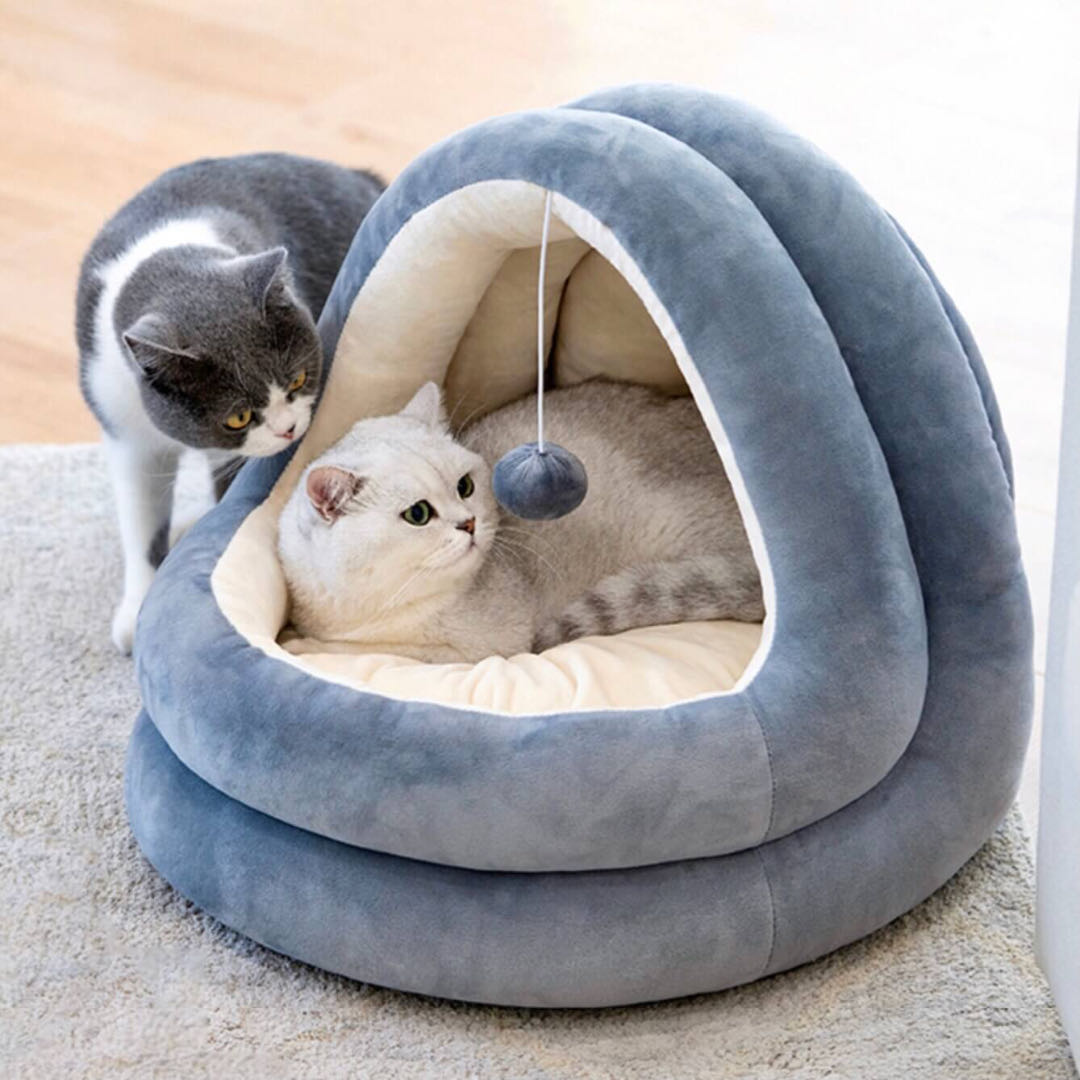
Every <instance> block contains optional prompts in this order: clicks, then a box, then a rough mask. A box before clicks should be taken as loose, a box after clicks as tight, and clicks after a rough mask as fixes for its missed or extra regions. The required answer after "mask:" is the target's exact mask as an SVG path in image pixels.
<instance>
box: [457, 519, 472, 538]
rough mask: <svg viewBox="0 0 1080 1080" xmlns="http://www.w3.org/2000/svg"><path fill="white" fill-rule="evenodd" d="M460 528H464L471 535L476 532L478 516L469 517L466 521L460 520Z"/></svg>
mask: <svg viewBox="0 0 1080 1080" xmlns="http://www.w3.org/2000/svg"><path fill="white" fill-rule="evenodd" d="M458 528H459V529H464V530H465V531H466V532H467V533H468V534H469V535H470V536H472V535H473V533H475V532H476V518H474V517H471V518H467V519H466V520H465V521H459V522H458Z"/></svg>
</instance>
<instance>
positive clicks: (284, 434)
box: [278, 424, 296, 439]
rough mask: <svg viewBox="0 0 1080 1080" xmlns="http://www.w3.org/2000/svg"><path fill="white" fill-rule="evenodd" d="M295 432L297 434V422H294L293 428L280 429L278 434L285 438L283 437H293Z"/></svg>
mask: <svg viewBox="0 0 1080 1080" xmlns="http://www.w3.org/2000/svg"><path fill="white" fill-rule="evenodd" d="M295 434H296V425H295V424H293V426H292V427H291V428H289V430H288V431H279V432H278V435H280V436H281V438H283V439H291V438H292V437H293V436H294V435H295Z"/></svg>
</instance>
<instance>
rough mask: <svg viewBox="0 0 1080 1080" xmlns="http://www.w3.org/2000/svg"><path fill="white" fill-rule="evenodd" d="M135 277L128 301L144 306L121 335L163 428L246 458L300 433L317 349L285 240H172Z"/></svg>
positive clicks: (316, 370) (310, 399)
mask: <svg viewBox="0 0 1080 1080" xmlns="http://www.w3.org/2000/svg"><path fill="white" fill-rule="evenodd" d="M138 277H139V279H140V280H139V281H138V282H134V281H133V282H132V284H133V285H134V286H135V288H134V289H131V290H130V300H131V303H132V304H133V305H137V310H138V311H139V312H141V313H140V314H139V315H138V317H137V318H135V319H134V321H133V322H131V323H130V325H129V326H128V327H127V329H126V330H125V331H124V332H123V334H122V337H123V341H124V345H125V346H126V348H127V352H128V356H129V358H130V360H131V362H132V364H133V365H134V368H135V371H136V372H137V374H138V375H139V376H140V392H141V394H142V400H143V405H144V407H145V408H146V411H147V413H148V414H149V415H150V418H151V419H152V420H153V422H154V423H155V424H156V425H157V427H158V428H159V429H160V430H161V431H163V432H165V434H167V435H169V436H171V437H172V438H174V439H177V440H178V441H180V442H182V443H184V444H186V445H187V446H195V447H199V448H211V447H216V448H221V449H225V450H231V451H234V452H236V453H237V454H243V455H249V456H264V455H267V454H275V453H277V452H278V451H279V450H284V449H285V448H286V447H287V446H289V445H290V443H292V442H293V441H294V440H295V439H298V438H300V436H301V435H303V434H304V432H305V431H306V430H307V428H308V424H309V423H310V421H311V411H312V407H313V405H314V401H315V393H316V391H317V389H318V386H319V375H320V373H321V369H322V354H321V350H320V347H319V339H318V336H317V334H316V332H315V324H314V322H313V321H312V318H311V315H310V313H309V312H308V311H307V309H306V308H305V307H304V305H303V304H301V303H300V302H299V301H298V300H297V299H296V297H295V296H294V295H293V292H292V290H291V288H290V285H289V274H288V269H287V266H286V252H285V249H284V248H274V249H272V250H270V251H264V252H261V253H260V254H258V255H247V256H239V257H235V258H224V257H221V256H220V255H217V254H215V255H210V254H207V253H198V254H193V253H192V249H190V248H188V249H186V250H185V249H175V248H174V249H171V250H167V251H163V252H161V253H159V254H158V255H156V256H154V257H153V258H151V259H148V260H146V262H145V263H144V264H143V265H142V266H141V267H140V268H139V271H138ZM122 314H123V313H122V312H120V311H118V315H121V316H122ZM121 325H123V323H121Z"/></svg>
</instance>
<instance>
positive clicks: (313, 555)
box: [278, 381, 764, 661]
mask: <svg viewBox="0 0 1080 1080" xmlns="http://www.w3.org/2000/svg"><path fill="white" fill-rule="evenodd" d="M544 413H545V427H546V431H547V435H548V437H549V438H550V440H551V441H553V442H557V443H562V444H564V445H566V446H571V447H573V448H574V452H575V453H577V454H579V455H580V457H581V459H582V460H583V461H584V463H585V465H586V467H587V469H588V471H589V491H588V495H587V497H586V499H585V501H584V502H583V503H582V505H581V506H580V507H579V508H578V509H577V510H575V511H574V512H573V513H571V514H569V515H568V516H566V517H564V518H559V519H557V520H554V521H522V520H518V519H515V518H512V517H510V516H509V515H508V514H506V513H505V512H504V511H502V510H500V508H499V507H498V505H497V504H496V502H495V499H494V497H493V495H492V493H491V479H490V476H491V474H490V464H491V463H492V462H494V461H496V460H497V459H498V458H499V457H501V456H502V454H504V453H505V452H506V451H507V450H509V449H510V448H511V447H513V446H516V445H518V444H519V443H522V442H525V441H527V440H528V439H529V438H531V437H533V435H534V431H535V424H536V398H535V396H530V397H528V398H524V399H522V400H520V401H517V402H514V403H513V404H510V405H507V406H505V407H504V408H502V409H498V410H497V411H495V412H493V413H491V414H489V415H488V416H486V417H484V418H482V419H481V420H479V421H477V422H476V423H475V424H473V425H471V426H470V427H469V428H467V429H466V430H465V432H464V433H463V434H462V436H461V440H460V441H456V440H455V439H454V438H453V436H452V435H451V434H450V433H449V431H448V429H447V426H446V423H445V421H444V419H443V415H442V406H441V400H440V394H439V389H438V387H437V386H436V385H435V384H434V383H428V384H426V385H425V386H424V387H422V388H421V389H420V390H419V391H418V393H417V394H416V395H415V397H414V398H413V399H412V401H411V402H410V403H409V404H408V405H407V406H406V407H405V409H404V410H403V411H402V412H401V413H398V414H397V415H394V416H387V417H378V418H375V419H370V420H361V421H360V422H359V423H357V424H356V425H355V426H354V427H353V429H352V430H351V431H350V432H349V434H348V435H346V436H345V438H343V439H342V440H341V441H340V442H339V443H337V445H336V446H334V447H332V448H331V449H330V450H328V451H327V452H326V453H325V454H324V455H323V456H322V457H320V458H319V459H318V460H317V461H315V462H313V463H312V464H311V465H310V466H308V468H307V470H306V471H305V473H304V475H303V477H302V478H301V482H300V483H299V484H298V486H297V489H296V491H295V492H293V494H292V496H291V497H290V499H289V501H288V503H287V504H286V506H285V509H284V510H283V512H282V515H281V520H280V525H279V535H278V551H279V555H280V558H281V562H282V566H283V568H284V571H285V577H286V580H287V582H288V585H289V589H290V594H291V612H292V621H293V624H294V626H295V627H296V628H297V630H298V631H299V632H300V633H302V634H304V635H309V636H312V637H316V638H320V639H322V640H338V641H352V642H359V643H362V644H363V645H364V646H365V647H367V648H370V649H371V650H374V651H381V652H392V653H398V654H402V655H406V656H413V657H416V658H418V659H421V660H427V661H476V660H480V659H482V658H483V657H485V656H490V655H495V654H497V655H502V656H511V655H513V654H515V653H519V652H524V651H527V650H530V649H533V650H537V651H539V650H542V649H545V648H549V647H550V646H552V645H556V644H558V643H559V642H562V641H568V640H571V639H573V638H577V637H581V636H583V635H585V634H610V633H616V632H618V631H621V630H626V629H630V628H631V627H635V626H649V625H655V624H658V623H669V622H680V621H683V620H692V619H721V618H726V619H739V620H743V621H757V620H760V619H761V618H763V616H764V609H763V607H762V598H761V583H760V579H759V577H758V572H757V568H756V566H755V563H754V559H753V556H752V554H751V551H750V545H749V543H748V541H747V538H746V533H745V530H744V529H743V524H742V519H741V517H740V516H739V512H738V509H737V507H736V505H735V499H734V496H733V495H732V492H731V486H730V485H729V483H728V480H727V477H726V475H725V474H724V471H723V469H722V467H721V465H720V462H719V459H718V458H717V455H716V449H715V447H714V446H713V443H712V440H711V438H710V437H709V434H708V432H707V430H706V428H705V425H704V424H703V422H702V420H701V416H700V414H699V413H698V411H697V408H696V406H695V405H694V402H693V401H692V400H691V399H690V398H686V397H683V398H671V397H665V396H663V395H660V394H658V393H656V392H654V391H652V390H648V389H646V388H645V387H642V386H632V385H628V384H623V383H614V382H601V381H593V382H587V383H583V384H581V385H578V386H572V387H567V388H565V389H561V390H554V391H551V392H550V393H549V394H547V395H546V396H545V406H544Z"/></svg>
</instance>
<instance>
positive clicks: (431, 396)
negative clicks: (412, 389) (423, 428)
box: [400, 382, 446, 431]
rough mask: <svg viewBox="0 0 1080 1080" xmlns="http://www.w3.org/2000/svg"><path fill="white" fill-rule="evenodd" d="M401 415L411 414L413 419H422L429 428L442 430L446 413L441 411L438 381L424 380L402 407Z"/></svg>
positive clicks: (440, 392)
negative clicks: (407, 402)
mask: <svg viewBox="0 0 1080 1080" xmlns="http://www.w3.org/2000/svg"><path fill="white" fill-rule="evenodd" d="M400 415H401V416H411V417H412V418H413V419H414V420H422V421H423V422H424V423H425V424H427V426H428V427H429V428H433V429H434V430H437V431H443V430H445V428H446V415H445V413H444V412H443V403H442V391H441V390H440V389H439V385H438V383H433V382H426V383H424V385H423V386H421V387H420V389H419V390H417V391H416V393H415V394H413V396H412V400H411V401H410V402H409V404H408V405H406V406H405V408H404V409H402V410H401V413H400Z"/></svg>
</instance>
